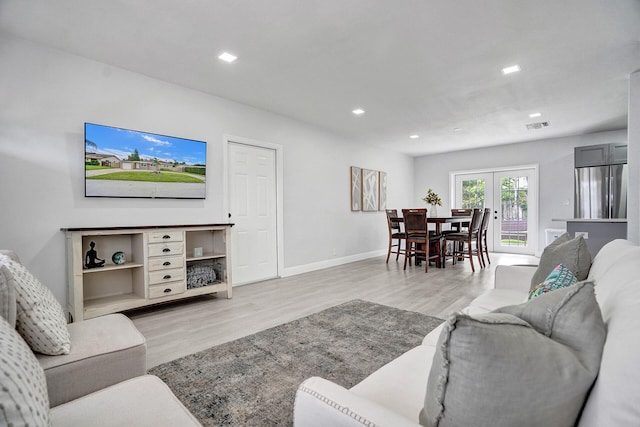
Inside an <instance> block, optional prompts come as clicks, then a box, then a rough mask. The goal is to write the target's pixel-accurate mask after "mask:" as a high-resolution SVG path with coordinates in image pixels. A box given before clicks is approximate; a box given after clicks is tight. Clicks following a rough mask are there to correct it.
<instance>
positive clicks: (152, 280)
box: [149, 268, 184, 285]
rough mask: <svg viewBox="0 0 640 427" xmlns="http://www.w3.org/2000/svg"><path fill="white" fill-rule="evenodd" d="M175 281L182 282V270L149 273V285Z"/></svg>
mask: <svg viewBox="0 0 640 427" xmlns="http://www.w3.org/2000/svg"><path fill="white" fill-rule="evenodd" d="M176 280H184V268H173V269H171V270H159V271H150V272H149V285H157V284H158V283H168V282H175V281H176Z"/></svg>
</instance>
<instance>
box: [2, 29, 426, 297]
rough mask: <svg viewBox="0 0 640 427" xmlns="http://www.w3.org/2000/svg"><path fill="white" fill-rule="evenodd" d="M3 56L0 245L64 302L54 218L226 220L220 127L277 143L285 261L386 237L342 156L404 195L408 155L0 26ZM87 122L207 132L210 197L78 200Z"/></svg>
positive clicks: (346, 254) (325, 256)
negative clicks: (358, 203)
mask: <svg viewBox="0 0 640 427" xmlns="http://www.w3.org/2000/svg"><path fill="white" fill-rule="evenodd" d="M167 60H170V59H167ZM0 63H2V67H0V99H1V100H2V102H0V200H1V205H0V206H1V207H0V248H10V249H14V250H16V251H17V252H18V254H19V255H20V256H21V258H22V261H23V262H24V263H25V264H26V265H27V267H28V268H29V269H30V270H31V271H32V272H33V273H34V274H35V275H36V276H38V277H39V278H40V279H41V280H42V281H43V283H45V284H46V285H47V286H49V287H50V288H51V289H52V291H53V292H54V294H55V295H56V297H57V298H58V299H59V300H60V301H61V302H64V301H65V300H66V273H65V243H64V236H63V233H62V232H61V231H60V228H61V227H85V226H87V227H88V226H98V227H99V226H104V227H109V226H118V225H153V224H190V223H213V222H226V221H227V218H226V212H225V211H224V203H223V198H224V197H225V191H226V190H225V189H224V188H223V177H222V170H223V161H224V159H223V158H222V156H223V155H222V153H223V146H222V144H223V135H225V134H227V135H235V136H240V137H245V138H250V139H254V140H259V141H265V142H269V143H275V144H280V145H282V146H283V150H284V184H283V186H284V195H283V199H284V215H283V216H284V266H285V269H291V270H292V271H293V270H295V269H296V268H301V266H302V267H303V266H305V265H312V266H322V265H324V264H326V263H329V262H333V263H336V262H340V260H341V259H343V260H349V259H353V258H354V257H357V256H358V254H368V253H371V252H374V251H379V250H380V249H382V248H384V247H385V245H386V239H387V234H386V233H387V231H386V220H385V216H384V213H362V212H360V213H357V212H356V213H352V212H351V211H350V203H349V197H350V196H349V195H350V188H349V183H350V171H349V166H350V165H356V166H361V167H366V168H370V169H378V170H384V171H386V172H387V174H388V180H389V183H388V203H389V206H407V205H409V204H410V200H411V197H412V194H413V189H412V185H413V160H412V159H411V158H409V157H407V156H404V155H400V154H397V153H393V152H388V151H382V150H377V149H371V148H368V147H366V146H365V145H363V144H358V143H357V141H351V140H347V139H345V138H342V137H339V136H336V135H333V134H330V133H327V132H325V131H323V130H320V129H318V128H315V127H312V126H310V125H306V124H304V123H301V122H299V121H295V120H292V119H289V118H286V117H282V116H279V115H276V114H273V113H270V112H266V111H263V110H258V109H255V108H252V107H248V106H245V105H242V104H238V103H235V102H230V101H227V100H224V99H221V98H217V97H214V96H210V95H207V94H204V93H201V92H197V91H193V90H190V89H187V88H184V87H179V86H176V85H173V84H169V83H165V82H162V81H158V80H155V79H151V78H148V77H146V76H143V75H139V74H135V73H131V72H128V71H126V70H122V69H118V68H115V67H111V66H108V65H106V64H102V63H98V62H95V61H91V60H87V59H84V58H80V57H77V56H73V55H68V54H65V53H62V52H59V51H56V50H52V49H48V48H45V47H42V46H39V45H34V44H32V43H29V42H25V41H22V40H17V39H13V38H8V37H7V36H4V35H3V36H0ZM309 102H313V100H312V99H310V100H309ZM84 122H93V123H100V124H106V125H112V126H117V127H124V128H129V129H137V130H143V131H148V132H154V133H159V134H166V135H173V136H179V137H183V138H192V139H197V140H205V141H207V142H208V147H207V148H208V150H207V165H208V170H207V172H208V174H207V198H206V200H145V199H100V198H85V197H84V181H83V173H84V171H83V169H84V135H83V124H84ZM334 249H335V252H336V253H335V255H333V251H334ZM103 256H104V255H103ZM323 263H324V264H323ZM302 269H304V267H303V268H302Z"/></svg>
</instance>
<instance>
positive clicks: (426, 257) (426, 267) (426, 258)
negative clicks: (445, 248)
mask: <svg viewBox="0 0 640 427" xmlns="http://www.w3.org/2000/svg"><path fill="white" fill-rule="evenodd" d="M424 246H425V248H424V272H425V273H427V272H428V270H429V231H427V239H426V241H425V242H424Z"/></svg>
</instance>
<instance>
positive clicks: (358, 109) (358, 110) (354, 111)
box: [352, 108, 364, 116]
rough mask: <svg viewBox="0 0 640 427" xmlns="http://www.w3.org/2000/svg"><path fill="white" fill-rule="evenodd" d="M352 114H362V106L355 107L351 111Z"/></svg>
mask: <svg viewBox="0 0 640 427" xmlns="http://www.w3.org/2000/svg"><path fill="white" fill-rule="evenodd" d="M352 113H353V114H355V115H356V116H359V115H360V114H364V110H363V109H362V108H356V109H355V110H353V111H352Z"/></svg>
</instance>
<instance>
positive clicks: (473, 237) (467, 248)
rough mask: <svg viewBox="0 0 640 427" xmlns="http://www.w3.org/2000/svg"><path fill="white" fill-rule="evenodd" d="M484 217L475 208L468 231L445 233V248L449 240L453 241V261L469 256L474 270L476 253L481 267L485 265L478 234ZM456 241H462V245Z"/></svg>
mask: <svg viewBox="0 0 640 427" xmlns="http://www.w3.org/2000/svg"><path fill="white" fill-rule="evenodd" d="M482 217H483V212H482V211H481V210H480V209H474V210H473V214H472V216H471V222H470V223H469V229H468V230H467V231H461V232H459V233H448V234H445V235H444V246H445V248H446V247H447V243H448V242H452V245H451V253H450V255H451V257H452V258H453V263H454V264H455V263H456V259H458V258H469V262H470V263H471V271H473V272H475V271H476V269H475V266H474V265H473V256H474V255H475V256H477V257H478V263H479V264H480V268H483V267H484V264H483V262H482V256H481V254H480V250H479V245H478V236H479V234H480V225H481V223H482ZM456 243H462V245H461V247H460V246H459V245H457V244H456ZM474 246H475V248H474ZM446 256H447V254H445V259H446Z"/></svg>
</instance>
